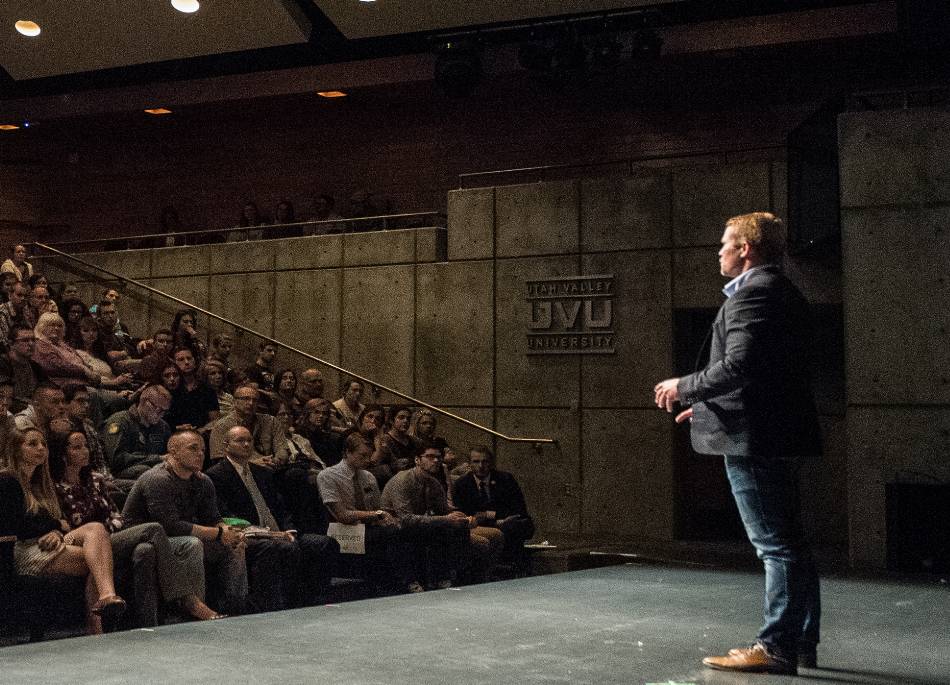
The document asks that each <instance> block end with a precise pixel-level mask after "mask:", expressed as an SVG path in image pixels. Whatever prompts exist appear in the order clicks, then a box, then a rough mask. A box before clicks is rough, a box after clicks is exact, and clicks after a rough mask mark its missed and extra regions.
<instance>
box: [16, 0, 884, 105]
mask: <svg viewBox="0 0 950 685" xmlns="http://www.w3.org/2000/svg"><path fill="white" fill-rule="evenodd" d="M881 4H884V3H881V2H867V1H866V2H856V1H854V0H851V1H846V0H789V1H785V2H777V1H763V0H758V1H747V0H718V1H717V2H709V1H706V0H667V1H666V2H652V1H651V0H626V1H624V0H525V1H524V2H522V3H520V4H514V3H511V2H508V0H478V2H473V1H472V0H376V1H375V2H361V1H360V0H201V7H200V9H199V10H198V11H197V12H195V13H194V14H182V13H181V12H178V11H176V10H174V9H173V8H172V7H171V6H170V4H169V2H168V0H122V2H82V3H80V2H64V1H63V0H43V1H37V0H4V3H3V4H2V6H0V26H2V27H4V28H3V29H2V31H0V36H2V40H0V99H14V98H24V97H32V96H48V95H58V94H64V93H72V92H79V91H83V90H89V89H98V88H112V87H121V86H131V85H143V84H149V83H158V82H171V81H179V80H191V79H197V78H206V77H211V76H221V75H229V74H244V73H251V72H258V71H268V70H278V69H289V68H294V67H303V66H311V65H321V64H329V63H342V62H350V61H355V60H363V59H369V58H379V57H389V56H398V55H408V54H422V53H428V52H432V51H436V50H438V49H439V46H440V45H442V44H444V43H447V42H451V41H457V40H458V39H459V38H465V39H468V40H470V41H472V42H474V43H477V44H478V45H481V46H484V45H492V44H508V43H511V44H514V43H517V42H519V41H524V40H527V39H529V38H535V39H537V38H538V37H539V36H541V37H543V36H544V35H545V34H549V33H551V32H555V31H564V30H566V29H567V28H568V27H569V29H570V30H571V31H574V32H575V33H577V34H578V35H588V36H593V35H597V34H599V33H601V32H604V31H607V32H618V31H625V30H626V31H636V30H639V29H642V28H644V27H647V28H650V29H660V30H662V29H667V28H670V27H682V26H688V25H691V24H699V23H701V22H710V21H716V20H724V19H735V18H741V17H754V16H763V15H768V14H772V13H779V12H783V13H787V12H790V11H794V10H807V9H818V8H828V7H841V6H846V5H852V6H858V5H881ZM26 18H31V19H33V20H35V21H37V23H39V24H40V25H41V26H43V27H44V30H43V32H42V33H41V35H40V36H38V37H36V38H26V37H23V36H21V35H19V34H17V33H15V32H14V30H13V23H14V22H15V21H16V20H18V19H26Z"/></svg>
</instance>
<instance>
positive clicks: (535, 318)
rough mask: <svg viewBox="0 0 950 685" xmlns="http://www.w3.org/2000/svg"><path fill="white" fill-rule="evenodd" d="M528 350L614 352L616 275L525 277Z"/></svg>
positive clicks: (575, 352)
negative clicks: (528, 306) (531, 278)
mask: <svg viewBox="0 0 950 685" xmlns="http://www.w3.org/2000/svg"><path fill="white" fill-rule="evenodd" d="M525 286H526V288H527V296H526V298H525V299H526V300H527V301H528V304H529V305H530V306H531V320H530V321H529V322H528V354H614V352H616V344H615V340H614V331H613V298H614V277H613V275H597V276H556V277H552V278H545V279H543V280H540V281H526V282H525Z"/></svg>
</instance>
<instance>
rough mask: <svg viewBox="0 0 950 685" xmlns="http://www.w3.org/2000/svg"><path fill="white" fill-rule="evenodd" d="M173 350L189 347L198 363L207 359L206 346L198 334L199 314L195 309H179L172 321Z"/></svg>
mask: <svg viewBox="0 0 950 685" xmlns="http://www.w3.org/2000/svg"><path fill="white" fill-rule="evenodd" d="M172 344H173V346H174V347H173V349H177V348H180V347H187V348H188V349H189V350H191V353H192V354H193V355H194V357H195V361H196V362H201V360H202V359H204V358H205V353H206V350H205V346H204V343H202V342H201V334H200V333H199V332H198V314H197V313H196V312H195V311H194V310H193V309H179V310H178V311H177V312H175V318H174V319H173V320H172Z"/></svg>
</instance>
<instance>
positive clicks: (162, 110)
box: [145, 107, 172, 114]
mask: <svg viewBox="0 0 950 685" xmlns="http://www.w3.org/2000/svg"><path fill="white" fill-rule="evenodd" d="M145 113H146V114H171V113H172V111H171V110H170V109H165V108H164V107H153V108H151V109H147V110H145Z"/></svg>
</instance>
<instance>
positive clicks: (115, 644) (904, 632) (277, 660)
mask: <svg viewBox="0 0 950 685" xmlns="http://www.w3.org/2000/svg"><path fill="white" fill-rule="evenodd" d="M822 590H823V600H824V613H825V620H824V641H823V642H822V645H821V647H820V650H819V669H817V670H803V671H802V672H801V674H800V675H799V677H798V679H794V678H790V677H780V676H762V675H747V676H743V675H737V674H730V673H721V672H717V671H710V670H707V669H704V668H703V667H702V665H701V663H700V660H701V659H702V657H703V656H705V655H708V654H718V653H722V652H724V651H725V650H727V649H728V648H730V647H734V646H737V645H740V644H745V643H747V642H748V641H749V640H750V638H751V637H753V636H754V634H755V632H756V629H757V627H758V618H759V616H760V613H761V592H762V577H761V576H760V575H757V574H751V573H750V574H744V573H734V572H724V571H710V570H689V569H682V568H657V567H644V566H615V567H609V568H602V569H595V570H589V571H578V572H575V573H566V574H561V575H553V576H540V577H535V578H527V579H522V580H514V581H506V582H501V583H493V584H488V585H481V586H475V587H465V588H461V589H453V590H444V591H440V592H428V593H425V594H423V595H405V596H400V597H390V598H385V599H373V600H365V601H359V602H349V603H346V604H340V605H333V606H322V607H315V608H310V609H301V610H297V611H288V612H281V613H273V614H260V615H255V616H247V617H241V618H232V619H227V620H224V621H214V622H210V623H183V624H178V625H170V626H164V627H161V628H157V629H155V630H136V631H129V632H124V633H115V634H112V635H107V636H104V637H95V638H93V637H81V638H71V639H66V640H58V641H53V642H46V643H39V644H33V645H18V646H11V647H5V648H2V649H0V683H3V685H7V684H14V683H31V684H33V685H41V684H46V683H50V684H52V683H70V684H71V685H75V684H76V683H96V684H97V685H103V684H105V683H134V684H136V685H139V684H144V683H175V682H182V683H198V682H200V683H229V684H232V685H234V684H236V683H281V684H285V685H287V684H291V683H346V684H349V683H353V684H357V683H358V684H360V685H369V684H371V683H392V684H401V683H409V684H413V685H422V684H428V683H433V684H435V683H439V684H442V683H448V684H451V685H463V684H464V685H467V684H469V683H471V684H475V683H484V684H486V685H487V684H491V685H495V684H496V683H518V684H523V683H571V684H575V683H591V684H596V685H600V684H603V683H638V684H643V683H664V684H668V683H670V682H673V683H724V684H725V683H729V684H734V683H746V682H748V683H755V684H759V683H761V684H762V685H766V684H768V683H791V682H802V683H804V682H809V683H813V684H814V683H819V682H828V683H872V684H883V683H899V684H901V685H931V684H934V683H950V590H948V588H947V586H945V585H943V586H941V585H913V584H899V583H888V582H881V581H864V580H861V581H857V580H837V579H832V580H826V581H824V582H823V586H822Z"/></svg>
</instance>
